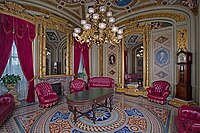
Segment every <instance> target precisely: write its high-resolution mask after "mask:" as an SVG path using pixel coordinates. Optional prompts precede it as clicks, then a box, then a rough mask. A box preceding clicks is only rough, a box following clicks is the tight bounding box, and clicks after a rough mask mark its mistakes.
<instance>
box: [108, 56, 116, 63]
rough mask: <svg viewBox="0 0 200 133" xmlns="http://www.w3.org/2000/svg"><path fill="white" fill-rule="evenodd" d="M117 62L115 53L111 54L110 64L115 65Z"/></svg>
mask: <svg viewBox="0 0 200 133" xmlns="http://www.w3.org/2000/svg"><path fill="white" fill-rule="evenodd" d="M115 62H116V58H115V55H113V54H112V55H110V56H109V64H110V65H114V64H115Z"/></svg>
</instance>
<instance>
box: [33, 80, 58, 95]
mask: <svg viewBox="0 0 200 133" xmlns="http://www.w3.org/2000/svg"><path fill="white" fill-rule="evenodd" d="M35 90H36V93H37V94H38V95H42V96H48V95H51V94H52V93H55V92H54V91H53V89H52V86H51V85H50V84H49V83H46V82H41V83H39V84H37V85H36V86H35Z"/></svg>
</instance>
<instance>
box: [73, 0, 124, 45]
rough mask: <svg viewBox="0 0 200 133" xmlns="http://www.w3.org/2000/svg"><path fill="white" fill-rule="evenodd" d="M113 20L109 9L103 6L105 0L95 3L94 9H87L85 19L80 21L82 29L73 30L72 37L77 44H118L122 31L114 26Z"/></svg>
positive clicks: (97, 0)
mask: <svg viewBox="0 0 200 133" xmlns="http://www.w3.org/2000/svg"><path fill="white" fill-rule="evenodd" d="M114 22H115V18H114V17H113V16H112V12H111V11H110V10H109V7H106V6H105V0H101V2H100V1H99V0H96V1H95V4H94V7H93V8H89V9H88V12H87V14H86V19H85V20H81V25H82V28H74V33H73V37H75V38H76V39H77V40H78V41H79V42H81V43H83V42H88V43H89V44H97V45H98V46H99V45H102V44H105V43H107V42H110V43H111V44H115V43H120V41H121V39H122V38H123V35H122V34H123V29H119V28H118V27H116V26H115V25H114Z"/></svg>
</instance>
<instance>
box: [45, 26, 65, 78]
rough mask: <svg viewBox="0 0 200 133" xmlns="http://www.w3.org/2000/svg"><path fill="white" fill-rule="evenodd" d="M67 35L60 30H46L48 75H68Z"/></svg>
mask: <svg viewBox="0 0 200 133" xmlns="http://www.w3.org/2000/svg"><path fill="white" fill-rule="evenodd" d="M66 44H67V35H66V34H65V33H64V32H62V31H59V30H54V29H47V30H46V75H60V74H65V73H66V69H65V68H66Z"/></svg>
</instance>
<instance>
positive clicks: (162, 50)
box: [152, 29, 173, 83]
mask: <svg viewBox="0 0 200 133" xmlns="http://www.w3.org/2000/svg"><path fill="white" fill-rule="evenodd" d="M172 35H173V32H172V30H171V29H169V30H164V31H163V32H162V31H159V34H157V33H156V32H155V33H153V35H152V81H155V80H165V81H168V82H169V83H172V78H173V77H172V75H173V45H172V42H173V41H172V39H173V38H172Z"/></svg>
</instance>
